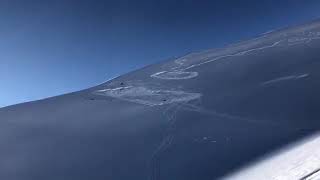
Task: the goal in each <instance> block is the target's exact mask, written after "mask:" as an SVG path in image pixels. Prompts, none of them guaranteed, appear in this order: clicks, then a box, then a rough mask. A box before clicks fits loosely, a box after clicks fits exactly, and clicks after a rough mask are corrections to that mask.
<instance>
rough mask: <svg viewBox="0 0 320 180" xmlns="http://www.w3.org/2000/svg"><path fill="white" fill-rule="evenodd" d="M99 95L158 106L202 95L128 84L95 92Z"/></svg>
mask: <svg viewBox="0 0 320 180" xmlns="http://www.w3.org/2000/svg"><path fill="white" fill-rule="evenodd" d="M95 94H97V95H102V96H109V97H113V98H117V99H120V100H125V101H130V102H134V103H138V104H143V105H148V106H157V105H164V104H171V103H177V102H188V101H191V100H195V99H198V98H200V97H201V94H200V93H190V92H184V91H179V90H177V91H175V90H166V89H152V88H148V87H143V86H127V87H118V88H113V89H102V90H98V91H96V92H95Z"/></svg>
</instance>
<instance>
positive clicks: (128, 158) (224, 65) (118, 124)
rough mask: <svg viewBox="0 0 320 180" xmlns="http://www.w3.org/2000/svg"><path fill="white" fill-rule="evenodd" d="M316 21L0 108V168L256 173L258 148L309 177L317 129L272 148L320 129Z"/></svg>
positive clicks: (195, 175) (20, 173)
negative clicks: (81, 88) (307, 140)
mask: <svg viewBox="0 0 320 180" xmlns="http://www.w3.org/2000/svg"><path fill="white" fill-rule="evenodd" d="M319 32H320V23H319V22H314V23H311V24H308V25H303V26H300V27H296V28H292V29H286V30H281V31H273V32H272V33H267V34H264V35H263V36H261V37H258V38H255V39H253V40H250V41H246V42H243V43H238V44H235V45H231V46H228V47H226V48H222V49H215V50H208V51H204V52H196V53H191V54H188V55H186V56H183V57H180V58H177V59H175V60H172V61H169V62H165V63H162V64H156V65H152V66H149V67H146V68H143V69H141V70H138V71H135V72H131V73H128V74H126V75H123V76H120V77H117V78H114V79H112V80H110V81H108V82H106V83H104V84H101V85H99V86H97V87H93V88H90V89H87V90H84V91H80V92H76V93H72V94H68V95H63V96H59V97H54V98H50V99H47V100H42V101H37V102H30V103H26V104H21V105H17V106H12V107H7V108H3V109H0V158H1V161H0V179H8V180H33V179H39V178H40V179H46V180H56V179H77V180H88V179H97V180H98V179H112V180H124V179H130V180H171V179H174V180H212V179H219V178H221V177H226V175H228V174H230V173H231V172H239V171H240V172H241V171H242V170H243V172H245V174H246V172H249V171H251V170H253V172H256V173H255V174H259V175H261V172H260V170H261V169H260V168H258V171H255V170H254V169H252V168H249V169H248V171H246V169H242V167H244V166H247V165H248V164H251V163H252V162H255V161H257V160H259V159H261V157H265V159H264V160H267V161H268V163H266V164H268V165H267V166H265V165H263V166H262V167H271V166H274V167H279V169H283V173H280V174H278V175H279V176H278V177H290V178H291V177H294V178H293V179H295V176H292V175H296V174H297V173H299V172H300V171H301V172H302V171H303V172H307V173H306V174H308V173H311V174H312V173H313V174H312V175H310V174H308V176H305V177H306V179H308V178H309V179H310V178H314V177H315V176H316V175H317V174H318V172H317V170H316V168H317V167H318V166H319V164H318V163H312V164H308V163H307V162H305V161H304V160H303V159H307V160H310V162H311V161H315V160H316V161H318V159H317V158H316V159H313V158H312V157H313V156H312V154H313V155H317V154H318V151H317V149H318V148H315V147H316V146H317V145H318V143H315V142H317V141H312V143H311V144H309V143H303V144H299V146H290V147H289V149H287V150H288V151H286V152H284V153H283V151H281V152H279V151H277V150H278V149H281V147H283V146H285V145H287V144H290V143H293V142H297V141H299V140H300V139H303V138H304V137H308V136H310V135H312V134H313V133H316V132H317V131H319V130H320V121H319V119H320V112H319V107H320V101H319V99H320V95H318V93H317V92H319V91H320V84H319V82H320V72H319V69H320V61H319V57H320V51H319V48H320V41H319V40H320V39H319ZM292 147H298V150H297V151H296V150H293V152H294V153H291V150H290V148H292ZM300 147H302V148H300ZM304 147H307V148H306V149H304ZM293 149H294V148H293ZM272 152H273V153H272ZM287 152H289V153H287ZM296 152H302V155H301V156H300V155H297V153H296ZM304 152H308V153H309V152H311V155H310V154H307V153H306V154H305V155H307V156H304V155H303V154H304ZM269 153H271V154H272V155H273V156H268V155H267V154H269ZM292 154H293V156H297V157H298V158H297V159H294V158H293V161H291V160H290V159H291V156H292ZM298 154H299V153H298ZM278 155H280V156H281V155H284V157H285V158H279V159H280V160H275V161H274V160H272V159H274V158H275V157H276V158H275V159H278V158H277V157H278ZM309 155H310V156H309ZM280 156H279V157H280ZM289 156H290V158H289ZM268 159H271V160H270V161H269V160H268ZM281 161H288V162H290V163H291V162H292V163H293V164H296V165H299V163H300V161H301V164H305V165H307V167H308V168H306V169H304V167H305V166H301V167H300V166H298V170H299V171H291V170H292V166H290V165H289V164H285V163H284V164H281ZM253 164H254V165H253V167H255V166H256V165H257V166H256V167H259V163H256V164H255V163H253ZM262 164H264V163H263V162H262ZM277 165H278V166H277ZM309 167H310V168H309ZM267 169H268V168H267ZM267 171H268V172H270V173H272V171H273V170H270V171H269V170H267ZM281 172H282V171H281ZM287 172H288V173H289V174H288V173H287ZM296 172H297V173H296ZM249 174H250V173H249ZM262 175H263V174H262ZM299 175H304V174H299ZM309 175H310V176H309ZM256 177H257V176H256ZM258 177H259V176H258ZM264 177H269V176H264ZM270 177H272V178H275V179H277V178H276V177H273V176H270ZM297 177H298V176H297ZM299 177H301V176H299ZM245 179H246V180H251V179H253V180H256V179H257V178H255V176H246V178H245ZM278 179H279V178H278Z"/></svg>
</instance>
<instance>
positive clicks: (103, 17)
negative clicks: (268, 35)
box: [0, 0, 320, 107]
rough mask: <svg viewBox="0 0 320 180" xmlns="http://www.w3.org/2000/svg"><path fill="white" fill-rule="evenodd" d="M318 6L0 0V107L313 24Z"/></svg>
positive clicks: (288, 1)
mask: <svg viewBox="0 0 320 180" xmlns="http://www.w3.org/2000/svg"><path fill="white" fill-rule="evenodd" d="M319 9H320V1H319V0H305V1H302V0H274V1H273V0H241V1H240V0H233V1H232V0H219V1H218V0H86V1H85V0H28V1H26V0H0V83H1V84H0V107H3V106H7V105H12V104H16V103H21V102H25V101H32V100H37V99H42V98H45V97H50V96H55V95H59V94H64V93H67V92H72V91H77V90H81V89H85V88H88V87H91V86H94V85H96V84H99V83H101V82H104V81H105V80H107V79H109V78H112V77H115V76H117V75H120V74H124V73H126V72H128V71H131V70H134V69H137V68H139V67H142V66H145V65H147V64H151V63H154V62H158V61H161V60H166V59H168V58H171V57H173V56H179V55H183V54H185V53H188V52H190V51H197V50H205V49H209V48H215V47H222V46H224V45H226V44H229V43H231V42H238V41H240V40H245V39H248V38H251V37H255V36H257V35H259V34H261V33H263V32H265V31H269V30H273V29H278V28H280V27H286V26H288V25H294V24H299V23H303V22H306V21H310V20H313V19H316V18H318V17H320V10H319Z"/></svg>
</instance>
